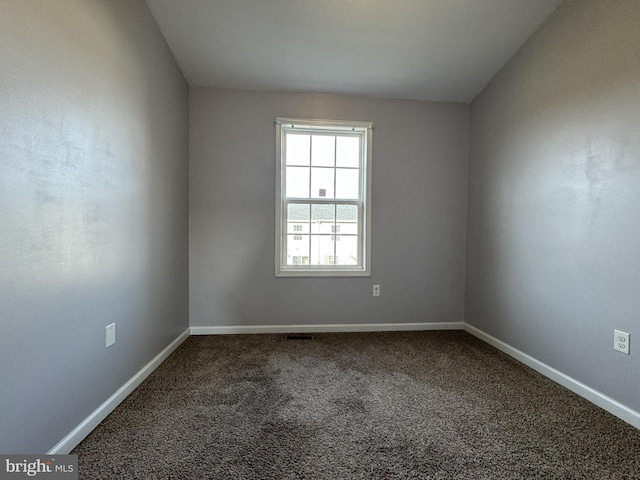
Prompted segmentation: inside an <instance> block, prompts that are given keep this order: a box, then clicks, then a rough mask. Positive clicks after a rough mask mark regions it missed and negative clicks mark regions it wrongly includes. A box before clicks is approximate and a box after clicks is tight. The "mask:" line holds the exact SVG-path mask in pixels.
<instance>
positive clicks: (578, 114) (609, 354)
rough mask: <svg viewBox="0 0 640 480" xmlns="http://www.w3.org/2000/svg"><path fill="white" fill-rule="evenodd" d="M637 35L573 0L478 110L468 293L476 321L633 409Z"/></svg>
mask: <svg viewBox="0 0 640 480" xmlns="http://www.w3.org/2000/svg"><path fill="white" fill-rule="evenodd" d="M638 25H640V2H638V1H636V0H611V1H607V2H603V1H601V0H580V1H576V0H570V1H568V2H566V3H565V4H563V5H562V6H561V7H560V8H559V9H558V11H557V12H556V13H555V14H554V15H553V16H552V17H551V18H550V19H549V20H548V21H547V23H546V24H545V25H544V26H543V28H542V29H541V30H540V31H539V32H538V33H537V34H536V35H535V36H534V37H533V38H532V39H531V40H530V41H529V42H528V43H527V44H526V45H525V46H524V47H523V48H522V49H521V51H520V52H519V53H518V54H517V55H516V56H515V57H514V58H513V59H512V60H511V61H510V62H509V63H508V64H507V66H506V67H505V68H504V69H503V70H502V71H501V73H499V74H498V75H497V76H496V77H495V78H494V79H493V80H492V81H491V83H490V84H489V85H488V87H487V88H486V89H485V90H484V92H482V94H480V95H479V96H478V98H476V99H475V100H474V102H473V103H472V107H471V140H470V167H469V172H470V181H469V207H468V210H469V220H468V263H467V293H466V320H467V322H468V323H470V324H472V325H474V326H476V327H478V328H480V329H481V330H484V331H485V332H487V333H489V334H491V335H493V336H495V337H497V338H499V339H500V340H502V341H504V342H506V343H508V344H510V345H512V346H514V347H516V348H518V349H520V350H522V351H524V352H526V353H528V354H530V355H532V356H533V357H535V358H537V359H539V360H541V361H543V362H545V363H547V364H548V365H550V366H552V367H554V368H556V369H558V370H560V371H562V372H564V373H566V374H568V375H570V376H571V377H573V378H575V379H577V380H579V381H581V382H583V383H585V384H587V385H589V386H591V387H592V388H595V389H596V390H599V391H600V392H603V393H605V394H607V395H609V396H611V397H613V398H615V399H616V400H618V401H620V402H622V403H623V404H626V405H628V406H630V407H631V408H633V409H635V410H636V411H640V383H638V381H637V378H638V377H637V372H638V369H639V368H640V361H639V359H640V348H639V347H640V343H639V342H638V341H637V340H636V341H635V346H634V341H633V338H634V337H633V335H635V336H636V337H635V338H636V339H640V313H639V311H640V294H639V292H640V275H639V273H640V214H639V211H638V208H639V205H640V135H639V134H638V132H640V115H639V114H638V112H640V55H639V54H638V52H640V29H639V28H638ZM614 328H619V329H622V330H625V331H628V332H631V334H632V342H631V355H630V356H626V355H622V354H620V353H617V352H615V351H614V350H613V348H612V347H613V330H614Z"/></svg>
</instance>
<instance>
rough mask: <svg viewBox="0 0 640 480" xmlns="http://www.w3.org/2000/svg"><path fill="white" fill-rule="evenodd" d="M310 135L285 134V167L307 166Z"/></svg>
mask: <svg viewBox="0 0 640 480" xmlns="http://www.w3.org/2000/svg"><path fill="white" fill-rule="evenodd" d="M310 140H311V136H310V135H298V134H295V133H287V140H286V146H285V148H286V149H287V150H286V157H287V158H286V163H287V165H309V154H310Z"/></svg>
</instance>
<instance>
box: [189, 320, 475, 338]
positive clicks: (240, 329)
mask: <svg viewBox="0 0 640 480" xmlns="http://www.w3.org/2000/svg"><path fill="white" fill-rule="evenodd" d="M463 328H464V323H463V322H440V323H352V324H318V325H229V326H224V327H191V335H232V334H243V333H321V332H390V331H408V330H462V329H463Z"/></svg>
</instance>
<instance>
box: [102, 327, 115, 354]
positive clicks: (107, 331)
mask: <svg viewBox="0 0 640 480" xmlns="http://www.w3.org/2000/svg"><path fill="white" fill-rule="evenodd" d="M114 343H116V324H115V323H112V324H111V325H107V326H106V327H104V348H109V347H110V346H111V345H113V344H114Z"/></svg>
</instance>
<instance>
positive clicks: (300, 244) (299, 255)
mask: <svg viewBox="0 0 640 480" xmlns="http://www.w3.org/2000/svg"><path fill="white" fill-rule="evenodd" d="M309 260H310V259H309V235H287V265H309Z"/></svg>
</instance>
